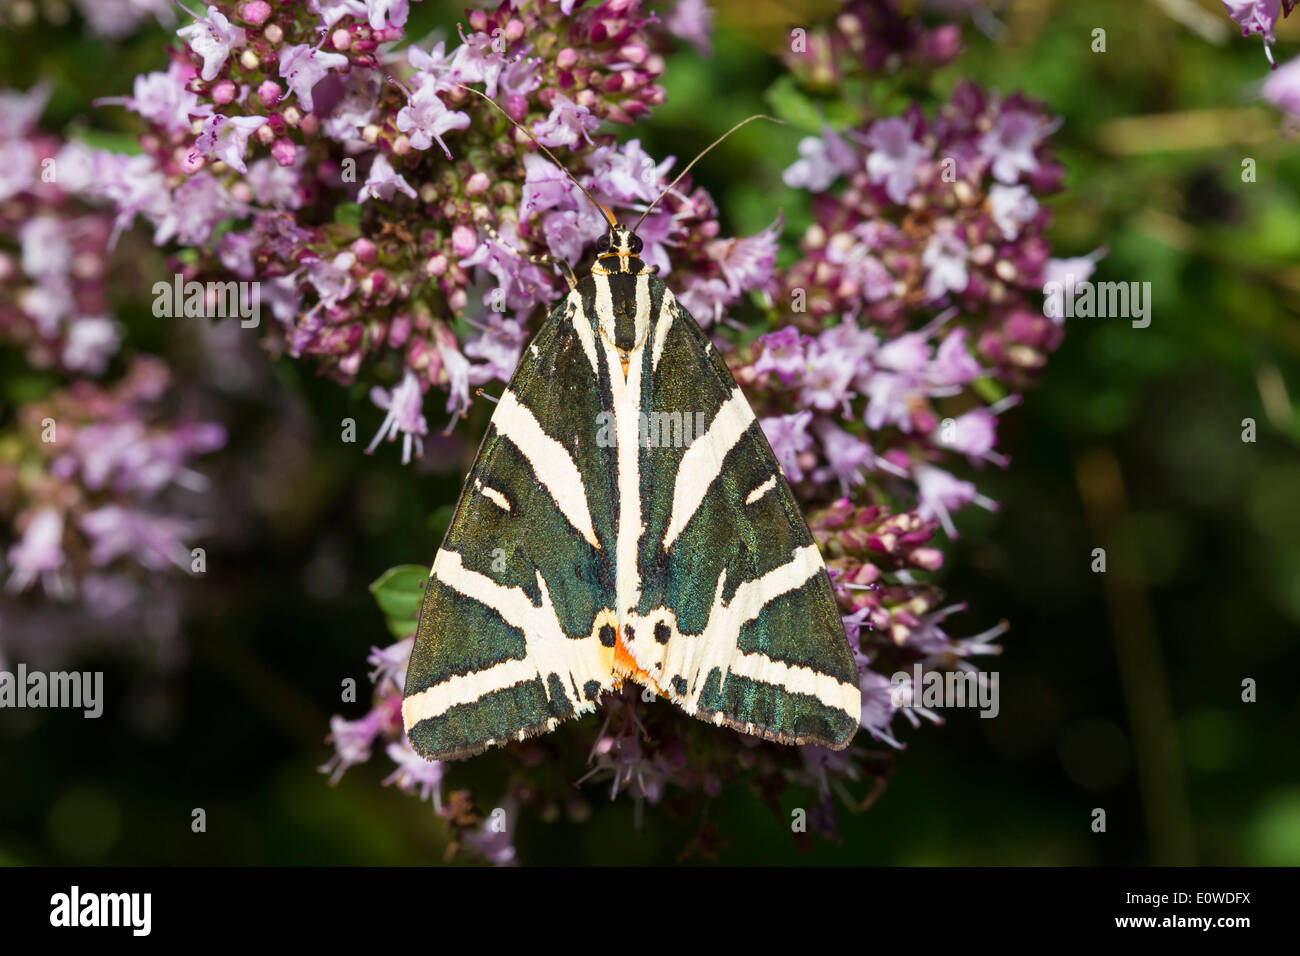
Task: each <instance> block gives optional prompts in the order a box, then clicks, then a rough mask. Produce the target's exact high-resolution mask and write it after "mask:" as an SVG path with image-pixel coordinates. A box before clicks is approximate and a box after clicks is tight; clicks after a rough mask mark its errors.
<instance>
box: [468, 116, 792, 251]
mask: <svg viewBox="0 0 1300 956" xmlns="http://www.w3.org/2000/svg"><path fill="white" fill-rule="evenodd" d="M474 92H475V93H477V92H478V90H475V91H474ZM480 95H481V94H480ZM492 105H493V106H496V104H495V103H493V104H492ZM497 109H500V107H499V106H498V107H497ZM760 119H765V120H771V121H772V122H773V123H780V124H781V125H782V126H784V125H785V121H784V120H779V119H777V118H776V117H775V116H768V115H766V114H764V113H755V114H754V115H753V116H750V117H749V118H747V119H743V120H741V121H740V122H739V123H737V124H736V125H735V126H733V127H731V129H729V130H727V131H726V132H725V133H723V134H722V135H721V136H719V137H718V138H717V139H715V140H714V141H713V142H712V143H710V144H709V145H708V146H705V147H704V149H702V150H700V154H699V155H698V156H696V157H695V158H694V159H692V160H691V161H690V162H689V163H687V164H686V168H685V169H683V170H682V171H681V172H680V173H678V174H677V178H676V179H674V180H673V181H672V182H670V183H669V184H668V186H667V188H665V189H664V191H663V192H661V193H660V194H659V195H658V196H656V197H655V201H654V202H652V203H651V204H650V205H649V206H647V207H646V210H645V212H643V213H641V218H640V219H638V220H637V221H636V225H635V226H633V227H632V234H633V235H636V231H637V229H638V228H639V227H640V226H641V223H643V222H645V217H646V216H648V215H650V212H651V210H653V209H654V207H655V206H657V205H659V200H661V199H663V198H664V197H665V196H667V195H668V194H669V193H670V192H672V191H673V187H674V186H676V185H677V184H678V183H680V182H681V181H682V177H683V176H685V175H686V174H687V173H689V172H690V171H691V167H692V166H694V165H695V164H696V163H698V162H699V161H700V160H701V159H703V158H704V155H705V153H707V152H708V151H709V150H711V149H712V148H713V147H714V146H717V145H718V144H719V143H721V142H722V141H723V140H724V139H726V138H727V137H728V136H730V135H731V134H732V133H734V132H735V131H736V130H738V129H740V128H741V127H742V126H744V125H745V124H746V123H752V122H754V120H760Z"/></svg>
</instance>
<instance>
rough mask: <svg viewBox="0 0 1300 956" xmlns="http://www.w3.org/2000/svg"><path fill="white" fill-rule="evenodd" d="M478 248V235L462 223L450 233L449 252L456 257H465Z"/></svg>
mask: <svg viewBox="0 0 1300 956" xmlns="http://www.w3.org/2000/svg"><path fill="white" fill-rule="evenodd" d="M477 248H478V235H477V234H476V233H475V232H474V230H473V229H471V228H470V227H469V226H466V225H464V224H463V223H462V224H461V225H459V226H457V227H456V228H454V229H453V230H452V231H451V250H452V252H454V253H456V255H458V256H467V255H469V254H470V253H471V252H473V251H474V250H475V249H477Z"/></svg>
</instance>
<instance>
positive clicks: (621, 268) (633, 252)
mask: <svg viewBox="0 0 1300 956" xmlns="http://www.w3.org/2000/svg"><path fill="white" fill-rule="evenodd" d="M640 254H641V237H640V236H638V235H636V234H635V233H634V232H632V231H631V230H630V229H628V228H627V227H626V226H621V225H611V226H610V227H609V229H608V231H606V233H605V234H604V235H603V236H601V237H600V238H599V239H597V240H596V261H597V263H598V264H599V265H601V267H602V268H605V269H608V270H609V271H610V272H631V271H633V270H631V269H628V268H627V267H626V260H628V259H633V258H635V257H637V256H639V255H640ZM602 260H608V261H602Z"/></svg>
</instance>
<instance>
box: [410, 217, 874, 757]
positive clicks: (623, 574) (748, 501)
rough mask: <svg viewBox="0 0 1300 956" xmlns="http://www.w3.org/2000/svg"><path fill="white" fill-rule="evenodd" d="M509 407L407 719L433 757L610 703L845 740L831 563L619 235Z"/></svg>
mask: <svg viewBox="0 0 1300 956" xmlns="http://www.w3.org/2000/svg"><path fill="white" fill-rule="evenodd" d="M597 249H598V255H597V258H596V262H595V263H594V264H593V266H592V268H591V273H590V274H589V275H586V276H584V277H583V278H582V279H581V280H579V281H578V283H577V285H576V287H575V288H574V289H573V290H572V291H570V292H569V294H568V295H567V297H566V298H565V299H564V300H563V301H562V302H561V303H560V304H559V306H557V307H556V308H555V310H554V311H552V312H551V314H550V317H549V318H548V319H547V321H546V324H545V325H544V326H543V327H542V329H541V331H540V332H539V333H538V334H537V337H536V339H534V341H533V342H532V344H531V345H530V346H529V347H528V348H527V349H525V351H524V353H523V358H522V360H521V362H520V364H519V367H518V369H517V370H516V371H515V374H514V377H513V378H512V379H511V381H510V384H509V386H508V387H507V389H506V391H505V392H504V394H503V395H502V397H501V400H500V401H499V403H498V404H497V407H496V410H495V412H494V414H493V416H492V421H491V424H490V425H489V427H488V432H487V435H486V436H485V437H484V439H483V443H482V445H481V446H480V448H479V452H478V457H477V459H476V460H475V462H474V466H473V468H472V470H471V471H470V473H469V477H468V478H467V480H466V482H465V488H464V490H463V492H462V493H461V498H460V502H459V504H458V505H457V506H456V512H455V514H454V516H453V517H452V521H451V525H450V527H449V528H448V529H447V535H446V537H445V539H444V540H443V543H442V547H441V548H440V549H439V551H438V554H437V557H436V558H435V560H434V562H433V568H432V570H431V571H430V573H429V581H428V586H427V589H426V592H425V596H424V604H423V607H422V609H421V612H420V618H419V625H418V628H417V632H416V639H415V646H414V649H413V651H412V653H411V660H410V665H409V667H408V669H407V677H406V692H405V697H404V699H403V702H402V716H403V721H404V723H405V726H406V731H407V734H408V735H409V736H410V739H411V743H412V744H413V745H414V747H415V749H416V750H417V751H419V752H420V753H421V754H423V755H424V756H426V757H428V758H430V759H452V758H457V757H467V756H471V755H473V754H477V753H481V752H482V751H483V750H485V749H487V748H488V747H492V746H496V745H500V744H503V743H506V742H509V741H511V740H523V739H524V738H526V737H528V736H531V735H534V734H540V733H545V732H546V731H548V730H551V729H552V728H554V727H555V725H556V724H558V723H559V722H560V721H562V720H565V719H566V718H569V717H573V716H575V715H578V714H582V713H585V712H588V711H592V710H594V709H595V707H596V704H597V702H598V701H599V699H600V697H601V695H602V694H605V693H608V692H610V691H613V690H615V689H617V688H618V687H620V686H621V685H622V683H623V681H625V680H632V681H634V682H636V683H638V684H641V685H644V686H645V687H648V688H651V689H652V690H653V691H655V692H656V693H657V694H659V695H661V696H663V697H666V698H667V699H668V700H670V701H672V702H673V703H674V704H676V705H678V706H679V707H681V708H682V709H683V710H685V711H686V712H687V713H688V714H693V715H695V716H697V717H700V718H702V719H704V720H709V721H711V722H713V723H715V724H720V725H725V726H728V727H732V728H734V729H736V730H739V731H742V732H745V733H749V734H755V735H757V736H760V737H763V738H766V739H768V740H775V741H779V742H781V743H788V744H807V743H815V744H821V745H823V746H828V747H834V748H836V749H838V748H841V747H844V746H847V744H848V742H849V740H850V739H851V738H852V736H853V733H854V731H855V730H856V729H857V726H858V721H859V717H860V712H861V696H860V691H859V689H858V683H857V668H856V665H855V662H854V658H853V654H852V652H851V651H850V649H849V645H848V642H847V640H846V638H845V634H844V626H843V622H842V620H841V618H840V613H839V609H838V608H837V606H836V603H835V598H834V595H833V593H832V591H831V583H830V579H829V577H828V576H827V573H826V568H825V565H824V564H823V562H822V558H821V555H820V554H819V552H818V550H817V545H816V544H815V542H814V541H813V538H812V535H811V534H810V533H809V531H808V526H807V525H806V524H805V523H804V520H803V518H802V516H801V515H800V513H799V510H798V507H797V506H796V504H795V501H794V497H793V496H792V495H791V493H790V488H789V486H788V485H787V483H786V481H785V478H784V476H783V475H782V474H781V470H780V468H779V467H778V465H777V462H776V458H775V456H774V455H773V454H772V449H771V447H770V446H769V445H768V443H767V439H766V438H765V437H764V435H763V432H762V429H761V428H760V427H759V424H758V421H757V420H756V419H755V417H754V413H753V412H752V411H751V409H750V407H749V404H748V402H746V401H745V398H744V396H743V395H742V394H741V392H740V389H739V388H738V387H737V386H736V383H735V380H734V379H733V378H732V376H731V373H730V372H729V371H728V370H727V367H726V364H725V363H724V362H723V361H722V358H721V357H720V356H719V355H718V354H717V352H716V350H714V349H713V347H712V344H711V343H710V341H709V339H708V337H707V336H706V335H705V334H704V333H703V332H702V331H701V330H700V328H699V326H698V325H696V323H695V321H694V320H693V319H692V318H691V317H690V315H689V314H688V313H687V312H686V310H685V309H683V308H682V306H681V305H680V304H679V303H678V302H677V301H676V299H675V298H674V297H673V294H672V293H671V292H670V291H669V290H668V288H667V287H666V286H665V285H664V283H663V282H662V281H661V280H660V279H659V278H658V277H657V276H656V275H654V274H653V271H652V270H650V269H649V268H648V267H647V266H646V265H645V264H644V262H643V261H642V260H641V259H640V258H639V257H638V256H637V253H638V252H640V249H641V242H640V239H638V238H637V237H636V236H635V235H632V234H631V233H629V232H628V231H627V230H626V229H624V228H623V227H621V226H612V227H611V229H610V231H609V234H608V235H607V236H606V237H605V238H604V239H602V241H601V242H600V243H599V244H598V246H597Z"/></svg>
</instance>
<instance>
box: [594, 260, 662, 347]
mask: <svg viewBox="0 0 1300 956" xmlns="http://www.w3.org/2000/svg"><path fill="white" fill-rule="evenodd" d="M597 281H598V282H606V283H608V284H609V299H608V300H607V302H608V306H607V307H606V308H602V309H600V310H599V318H600V334H601V335H603V336H604V337H605V339H606V340H608V341H609V342H610V343H612V344H613V345H614V346H615V347H616V348H617V349H619V351H621V352H631V351H632V350H633V349H636V348H638V347H639V346H640V345H641V344H642V343H644V342H645V340H646V335H647V334H648V333H649V331H650V286H649V283H648V282H647V277H646V276H636V275H631V274H628V273H619V272H615V273H611V274H610V275H607V276H600V277H598V279H597ZM601 298H603V297H599V298H598V299H597V301H598V302H599V301H600V299H601ZM602 304H604V303H602Z"/></svg>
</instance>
